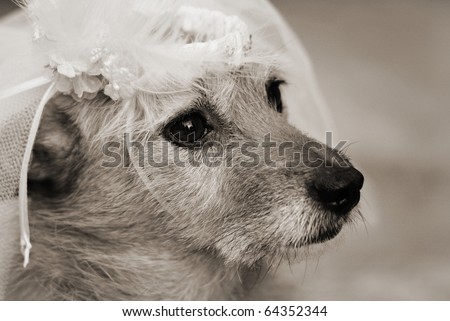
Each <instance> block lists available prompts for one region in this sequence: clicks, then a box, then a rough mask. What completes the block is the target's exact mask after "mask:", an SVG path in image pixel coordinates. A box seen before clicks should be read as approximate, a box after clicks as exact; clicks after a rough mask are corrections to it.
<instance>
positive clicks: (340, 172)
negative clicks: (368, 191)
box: [312, 167, 364, 215]
mask: <svg viewBox="0 0 450 321" xmlns="http://www.w3.org/2000/svg"><path fill="white" fill-rule="evenodd" d="M363 184H364V176H363V175H362V174H361V173H360V172H359V171H358V170H357V169H355V168H354V167H322V168H318V169H317V172H316V175H315V177H314V182H313V184H312V185H313V186H312V187H313V188H312V195H313V196H314V198H316V199H317V200H318V201H319V202H320V203H321V205H322V206H323V207H325V208H326V209H327V210H330V211H333V212H335V213H336V214H342V215H344V214H346V213H348V212H349V211H350V210H351V209H352V208H353V207H355V206H356V204H358V202H359V198H360V190H361V188H362V186H363Z"/></svg>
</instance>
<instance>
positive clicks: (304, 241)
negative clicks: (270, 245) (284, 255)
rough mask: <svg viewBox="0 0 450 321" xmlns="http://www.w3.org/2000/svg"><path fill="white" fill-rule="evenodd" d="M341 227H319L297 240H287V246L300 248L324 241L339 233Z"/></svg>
mask: <svg viewBox="0 0 450 321" xmlns="http://www.w3.org/2000/svg"><path fill="white" fill-rule="evenodd" d="M342 227H343V226H342V225H339V226H333V227H328V228H321V229H319V231H318V232H317V233H315V234H314V235H308V236H305V237H302V238H301V239H300V240H299V241H297V242H289V243H288V247H291V248H300V247H303V246H305V245H313V244H319V243H325V242H327V241H330V240H332V239H334V238H335V237H336V236H337V235H338V234H339V232H340V231H341V230H342Z"/></svg>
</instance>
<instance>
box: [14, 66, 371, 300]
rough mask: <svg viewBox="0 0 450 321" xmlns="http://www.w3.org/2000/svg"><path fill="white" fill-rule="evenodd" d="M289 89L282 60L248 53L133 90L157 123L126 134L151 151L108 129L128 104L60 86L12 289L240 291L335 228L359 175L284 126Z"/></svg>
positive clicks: (35, 168)
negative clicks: (165, 84)
mask: <svg viewBox="0 0 450 321" xmlns="http://www.w3.org/2000/svg"><path fill="white" fill-rule="evenodd" d="M282 86H289V84H284V79H283V74H282V73H281V72H280V71H279V69H278V68H276V67H274V66H272V65H270V64H263V63H248V64H243V65H241V66H239V68H236V67H232V66H230V67H229V68H228V69H227V68H224V69H222V70H217V71H216V70H205V71H204V73H203V75H202V76H201V77H200V78H198V79H196V80H195V81H194V82H193V83H192V84H191V86H190V88H189V90H179V91H172V92H170V93H164V92H154V93H151V92H145V91H142V92H139V93H138V94H137V95H136V99H135V100H134V105H133V106H135V107H130V109H132V108H135V115H134V118H133V119H134V123H133V124H135V123H136V122H140V123H141V124H142V123H144V122H145V120H146V119H150V118H151V119H160V121H159V122H156V123H154V125H152V126H149V127H148V128H147V130H146V131H145V132H143V131H142V130H140V131H138V132H137V134H136V135H134V137H131V138H130V139H131V142H132V144H133V142H152V145H151V147H152V148H148V146H149V145H148V144H147V145H145V146H144V147H146V148H145V149H143V154H141V151H142V150H140V149H139V148H135V149H134V150H133V149H127V146H128V147H129V145H127V143H126V139H127V137H125V138H124V137H121V136H118V135H115V136H114V135H110V136H108V137H105V135H104V129H105V127H108V126H109V125H110V124H111V123H114V122H115V120H116V119H117V114H118V113H119V112H120V108H121V106H120V103H117V102H116V101H113V100H111V99H110V98H109V97H108V96H106V95H104V94H103V93H99V94H98V95H97V96H96V97H95V98H94V99H91V100H77V99H73V98H72V97H71V96H70V95H64V94H57V95H55V97H53V98H52V99H51V100H50V102H49V103H48V104H47V106H46V107H45V112H44V116H43V118H42V120H41V124H40V128H39V132H38V135H37V139H36V143H35V145H34V150H33V158H32V163H31V165H30V168H29V174H28V175H29V177H28V180H29V188H28V189H29V209H30V228H31V236H32V239H33V252H32V257H31V261H30V264H29V266H28V267H27V268H26V269H20V268H17V269H13V272H12V273H13V279H12V280H11V282H10V286H9V290H8V295H7V298H8V299H51V300H61V299H64V300H65V299H69V300H104V299H106V300H111V299H112V300H135V299H145V300H160V299H162V300H185V299H188V300H209V299H224V300H229V299H245V298H248V297H251V295H252V293H251V292H252V288H253V287H252V285H253V284H254V282H255V279H257V278H258V277H259V276H260V275H261V274H263V273H265V271H266V270H267V269H270V265H271V264H272V263H273V262H278V260H280V259H282V258H286V257H288V256H289V255H291V254H292V253H293V252H295V251H296V250H297V249H301V248H304V247H307V246H309V245H311V244H316V243H321V242H325V241H327V240H329V239H331V238H333V237H335V236H336V235H337V234H338V233H339V232H340V230H341V228H342V227H343V226H344V225H345V224H346V223H347V222H348V221H349V220H351V219H352V217H353V215H354V214H352V213H353V212H354V211H352V209H353V208H354V207H355V206H356V204H357V203H358V201H359V197H360V189H361V187H362V184H363V176H362V175H361V173H359V172H358V171H357V170H356V169H355V168H353V167H352V166H351V164H350V162H349V161H348V160H347V159H346V157H345V156H344V155H343V154H342V153H341V152H339V151H336V150H332V149H331V148H329V147H328V146H326V145H325V144H322V143H319V142H317V141H316V140H314V139H312V138H310V137H308V136H307V135H306V134H305V133H302V132H301V131H300V130H299V129H297V128H294V127H293V126H291V125H289V124H288V122H287V119H286V110H285V109H284V107H285V106H283V99H282V94H281V93H282V91H280V87H282ZM289 108H296V106H289ZM142 110H148V111H149V112H148V114H142V112H140V111H142ZM133 124H132V125H133ZM141 129H142V128H141ZM99 133H102V134H101V135H100V136H101V137H100V138H99ZM211 142H214V144H211ZM287 142H288V143H287ZM283 144H284V145H283ZM136 145H137V144H134V146H132V147H136ZM213 145H214V146H213ZM220 146H222V147H223V148H222V147H220ZM227 146H235V148H232V151H231V152H229V153H227V151H229V150H230V149H231V148H227ZM207 147H208V148H207ZM212 147H214V148H212ZM219 147H220V148H219ZM165 148H167V150H166V149H165ZM218 150H220V151H221V153H219V152H217V151H218ZM212 152H214V153H215V156H217V155H219V156H222V158H220V157H216V158H215V159H222V162H221V163H220V164H219V165H211V164H210V163H208V162H206V161H205V160H207V159H209V158H208V157H210V156H211V155H210V154H211V153H212ZM117 155H120V156H121V158H120V162H118V163H117V164H113V163H114V161H115V160H116V159H115V158H114V157H115V156H117ZM164 157H166V158H167V160H168V162H167V164H164V165H163V166H150V165H148V160H149V159H151V160H160V159H163V158H164ZM176 157H179V158H180V160H181V161H183V165H180V164H177V163H176V162H174V159H175V158H176ZM188 160H191V162H189V161H188ZM255 160H256V161H255ZM141 161H142V162H143V163H144V165H143V166H142V167H140V169H139V170H136V166H133V164H134V165H136V162H137V163H139V162H141ZM194 161H195V162H196V163H195V164H194V163H193V162H194ZM139 171H141V172H140V174H139V173H138V172H139ZM142 174H143V175H144V176H146V177H147V178H148V180H149V184H150V186H149V185H148V184H147V185H146V184H144V183H143V180H142ZM20 264H21V262H20V258H19V257H17V266H19V265H20ZM256 282H257V281H256Z"/></svg>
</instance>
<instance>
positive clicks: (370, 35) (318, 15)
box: [0, 0, 450, 300]
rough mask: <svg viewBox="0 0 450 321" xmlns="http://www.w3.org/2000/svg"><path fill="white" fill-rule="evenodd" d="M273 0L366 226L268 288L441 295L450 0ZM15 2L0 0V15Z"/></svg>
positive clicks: (446, 275)
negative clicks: (354, 185) (311, 76)
mask: <svg viewBox="0 0 450 321" xmlns="http://www.w3.org/2000/svg"><path fill="white" fill-rule="evenodd" d="M272 2H273V4H274V5H275V6H276V7H277V8H278V9H279V11H280V12H281V13H282V14H283V16H284V17H285V19H286V20H287V21H288V23H289V24H290V25H291V26H292V28H293V29H294V30H295V31H296V33H297V34H298V35H299V36H300V38H301V40H302V41H303V44H304V46H305V48H306V50H307V51H308V52H309V54H310V57H311V59H312V61H313V64H314V66H315V70H316V73H317V78H318V82H319V84H320V87H321V89H322V92H323V94H324V96H325V98H326V101H327V102H328V105H329V106H330V109H331V112H332V113H333V117H334V119H335V121H336V123H337V125H338V127H339V129H340V131H339V137H336V136H335V137H334V141H335V142H336V141H337V140H339V139H344V140H349V141H351V142H353V144H352V145H351V147H350V148H349V150H348V153H349V154H350V156H351V157H352V159H353V160H354V162H356V163H357V164H358V167H359V168H360V169H361V171H362V172H363V173H364V174H365V176H366V182H367V184H366V186H365V188H364V190H363V194H365V195H366V197H364V195H363V200H362V203H363V212H364V213H363V214H364V216H365V218H366V220H367V222H366V224H365V225H364V224H363V223H362V222H360V223H359V224H358V225H357V226H356V227H355V228H353V229H351V230H349V231H347V232H346V238H345V242H344V243H343V244H341V245H340V246H339V247H338V248H336V249H331V250H330V251H327V252H326V253H325V254H323V255H322V256H321V257H320V259H319V260H308V262H305V263H301V264H299V265H294V266H291V268H289V267H281V268H280V271H279V273H281V274H282V275H285V277H284V278H283V281H284V286H283V291H280V293H277V296H278V297H279V298H280V299H299V300H450V184H449V181H450V141H449V139H450V132H449V128H450V1H446V0H390V1H388V0H377V1H371V0H340V1H336V0H274V1H272ZM14 8H15V6H14V4H13V3H12V2H11V1H9V0H0V17H1V16H3V15H5V14H7V13H8V12H10V11H11V10H13V9H14ZM268 296H270V297H272V295H268Z"/></svg>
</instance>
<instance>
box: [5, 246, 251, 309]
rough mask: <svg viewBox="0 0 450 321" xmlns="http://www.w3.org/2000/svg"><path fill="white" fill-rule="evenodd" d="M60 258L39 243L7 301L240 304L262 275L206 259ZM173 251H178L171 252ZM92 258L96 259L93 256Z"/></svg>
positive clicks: (153, 254)
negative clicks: (236, 302) (183, 301)
mask: <svg viewBox="0 0 450 321" xmlns="http://www.w3.org/2000/svg"><path fill="white" fill-rule="evenodd" d="M155 246H159V247H154V248H153V249H149V250H148V251H146V252H147V253H141V252H139V251H138V250H135V249H130V250H128V251H125V252H116V253H112V254H111V253H103V254H102V253H86V252H83V253H81V252H80V253H79V254H76V253H72V255H69V254H68V253H60V254H61V257H56V256H55V253H56V252H55V251H54V250H53V251H50V250H48V249H43V248H41V245H40V244H38V243H36V244H35V248H34V252H33V253H34V255H33V258H32V260H31V263H30V265H29V267H27V268H26V269H23V268H22V267H21V260H22V259H21V257H19V256H18V257H17V260H16V266H15V268H14V269H13V272H12V278H11V282H10V289H9V291H8V292H9V294H8V296H7V298H8V299H20V300H45V299H47V300H233V299H234V300H236V299H244V298H248V297H249V295H250V293H251V290H250V288H251V287H252V286H253V285H254V284H255V283H256V282H255V280H256V278H257V277H256V275H257V274H258V271H256V270H252V271H249V270H248V269H243V268H234V267H227V268H226V267H225V266H224V265H223V264H221V263H219V261H218V260H217V258H212V257H210V256H209V255H208V254H206V253H182V251H178V252H174V251H173V250H171V251H168V250H165V249H164V248H165V247H166V246H163V245H162V244H159V245H156V244H155ZM172 249H173V247H172ZM90 255H92V257H91V258H89V256H90Z"/></svg>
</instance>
